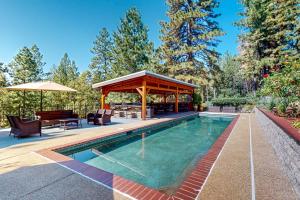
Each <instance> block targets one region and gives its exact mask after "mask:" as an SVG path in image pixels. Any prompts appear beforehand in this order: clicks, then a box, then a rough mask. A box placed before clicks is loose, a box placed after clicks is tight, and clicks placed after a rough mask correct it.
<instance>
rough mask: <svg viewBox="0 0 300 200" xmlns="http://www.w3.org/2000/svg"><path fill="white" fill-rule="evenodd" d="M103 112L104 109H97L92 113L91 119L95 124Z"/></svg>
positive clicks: (97, 123)
mask: <svg viewBox="0 0 300 200" xmlns="http://www.w3.org/2000/svg"><path fill="white" fill-rule="evenodd" d="M104 113H105V109H98V110H97V112H96V113H95V115H94V120H93V122H94V124H95V125H99V120H100V119H101V118H102V117H103V115H104Z"/></svg>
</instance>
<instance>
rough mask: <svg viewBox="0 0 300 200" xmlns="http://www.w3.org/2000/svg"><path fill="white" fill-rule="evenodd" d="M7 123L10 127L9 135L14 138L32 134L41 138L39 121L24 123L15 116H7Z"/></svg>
mask: <svg viewBox="0 0 300 200" xmlns="http://www.w3.org/2000/svg"><path fill="white" fill-rule="evenodd" d="M7 119H8V122H9V124H10V126H11V130H10V134H9V135H11V134H14V136H16V137H25V136H29V135H34V134H40V136H42V130H41V122H40V121H39V120H34V121H28V120H26V121H24V120H22V119H21V118H20V117H17V116H7Z"/></svg>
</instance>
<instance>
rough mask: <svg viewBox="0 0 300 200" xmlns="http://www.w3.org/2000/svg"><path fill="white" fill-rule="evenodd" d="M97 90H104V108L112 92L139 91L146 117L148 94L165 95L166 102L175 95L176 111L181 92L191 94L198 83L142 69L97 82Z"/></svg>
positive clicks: (142, 110)
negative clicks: (194, 83) (106, 99)
mask: <svg viewBox="0 0 300 200" xmlns="http://www.w3.org/2000/svg"><path fill="white" fill-rule="evenodd" d="M93 88H94V89H96V90H99V91H100V90H101V91H102V97H101V108H102V109H103V108H104V105H105V97H107V95H108V94H109V93H110V92H124V93H138V94H140V95H141V98H142V108H141V115H142V116H141V117H142V119H143V120H145V119H146V107H147V101H146V99H147V95H148V94H159V95H163V97H164V102H166V98H167V96H169V95H174V96H175V112H178V99H179V95H181V94H188V95H191V96H192V94H193V93H194V89H195V88H197V86H196V85H193V84H191V83H186V82H183V81H179V80H176V79H173V78H170V77H167V76H163V75H160V74H155V73H153V72H149V71H146V70H144V71H140V72H136V73H133V74H129V75H126V76H122V77H119V78H115V79H112V80H108V81H104V82H101V83H96V84H94V85H93Z"/></svg>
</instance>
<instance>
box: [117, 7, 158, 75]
mask: <svg viewBox="0 0 300 200" xmlns="http://www.w3.org/2000/svg"><path fill="white" fill-rule="evenodd" d="M113 39H114V48H113V54H112V56H113V63H112V72H113V76H114V77H118V76H121V75H126V74H129V73H133V72H137V71H140V70H143V69H148V68H149V65H151V61H150V58H151V56H152V55H153V53H154V50H153V43H152V42H149V39H148V28H147V27H146V26H145V25H144V24H143V22H142V19H141V16H140V13H139V12H138V10H137V9H135V8H132V9H129V10H128V11H127V13H126V15H125V17H124V18H123V19H121V24H120V25H119V27H118V30H117V31H116V32H115V33H114V34H113Z"/></svg>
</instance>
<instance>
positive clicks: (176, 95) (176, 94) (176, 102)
mask: <svg viewBox="0 0 300 200" xmlns="http://www.w3.org/2000/svg"><path fill="white" fill-rule="evenodd" d="M175 112H176V113H178V87H177V89H176V93H175Z"/></svg>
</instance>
